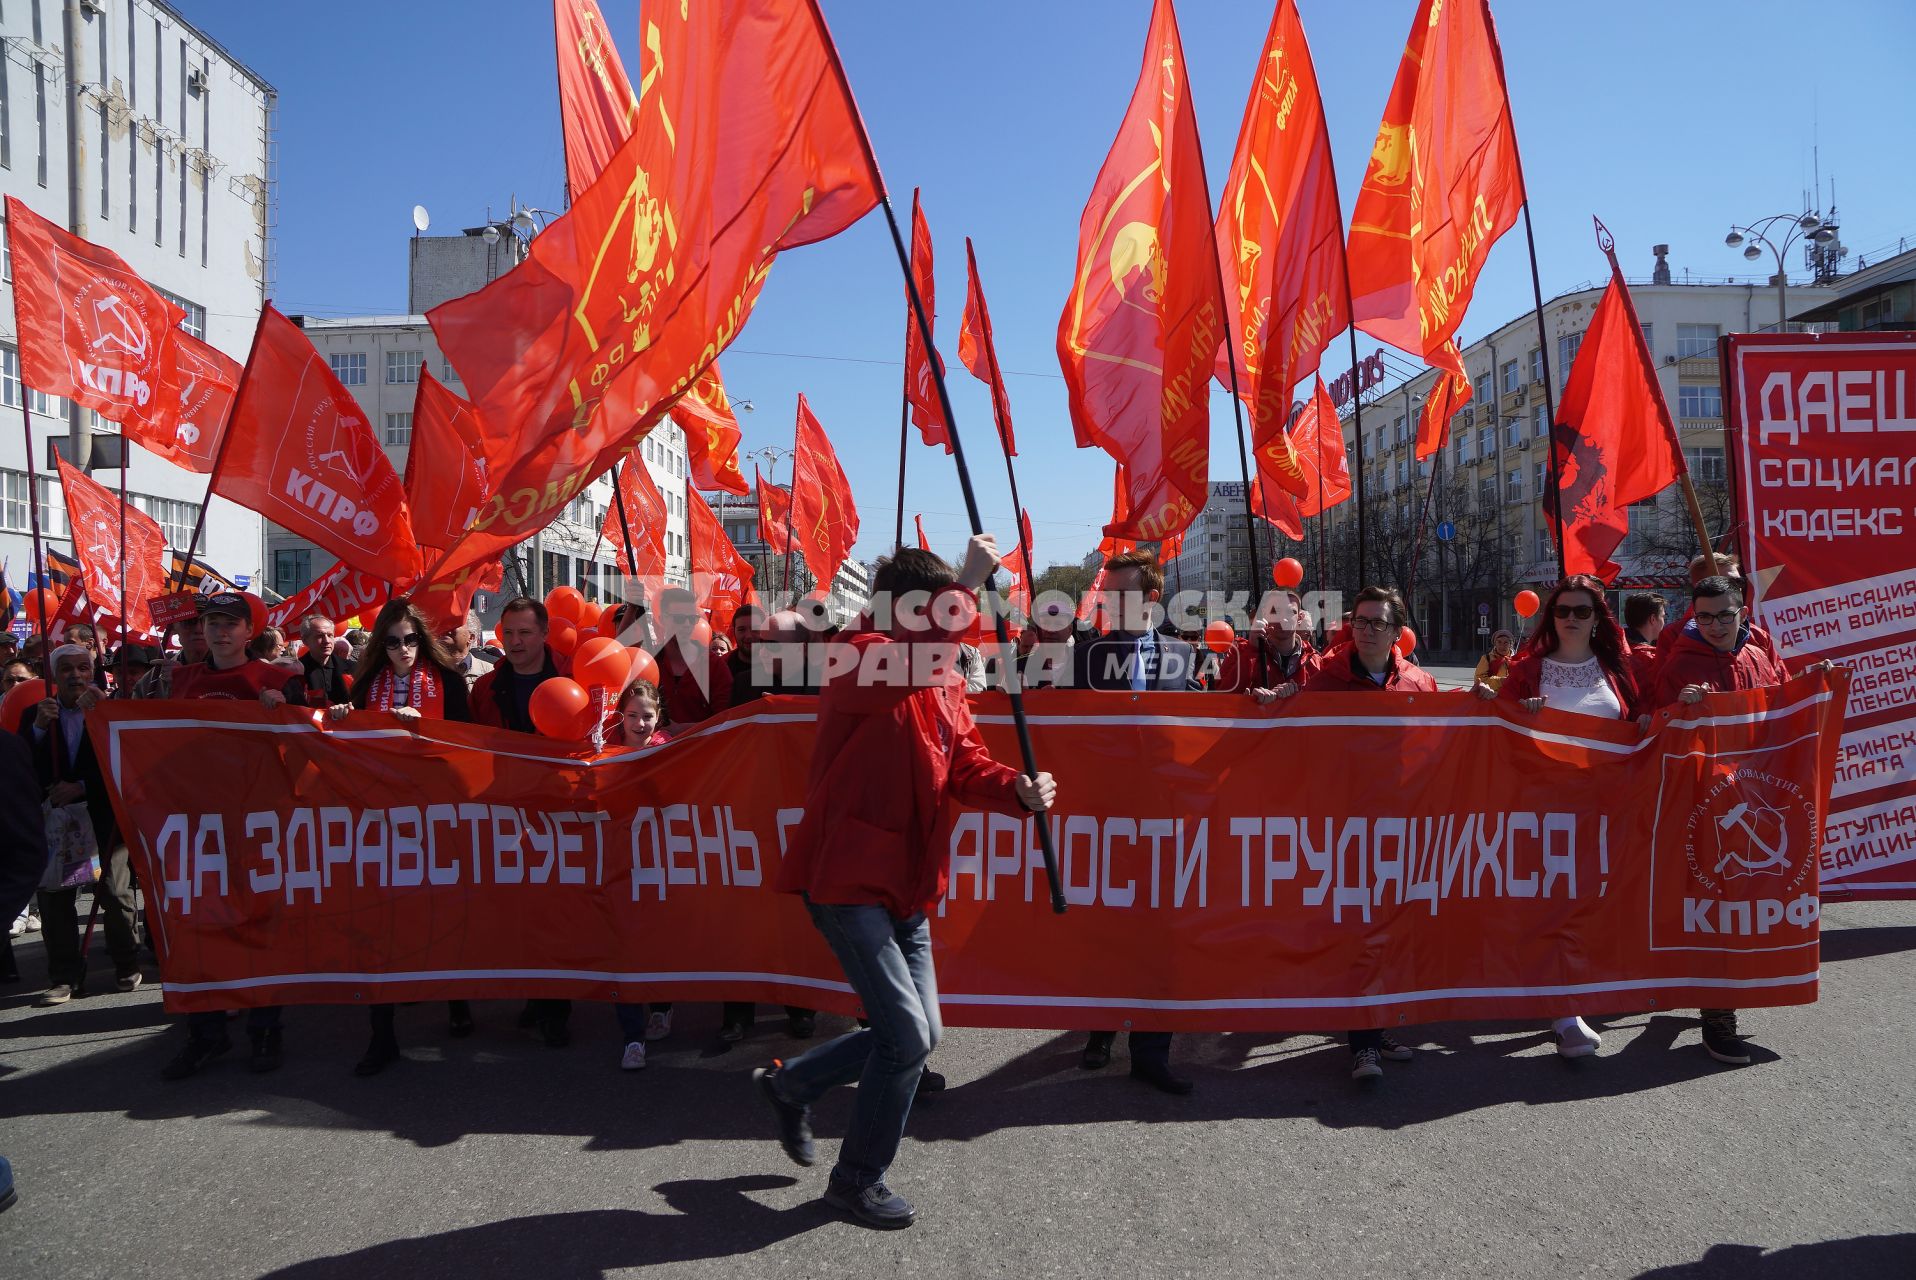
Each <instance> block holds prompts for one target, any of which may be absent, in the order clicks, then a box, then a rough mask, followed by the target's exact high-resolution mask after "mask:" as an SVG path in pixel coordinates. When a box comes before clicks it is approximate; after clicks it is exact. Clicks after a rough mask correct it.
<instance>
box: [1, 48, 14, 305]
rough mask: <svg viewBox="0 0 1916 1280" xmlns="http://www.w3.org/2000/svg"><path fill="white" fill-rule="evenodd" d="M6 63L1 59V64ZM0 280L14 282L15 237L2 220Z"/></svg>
mask: <svg viewBox="0 0 1916 1280" xmlns="http://www.w3.org/2000/svg"><path fill="white" fill-rule="evenodd" d="M5 62H6V59H5V58H0V64H4V63H5ZM0 280H5V281H8V282H9V283H11V282H12V280H13V237H12V236H10V235H8V234H7V224H6V222H5V220H3V219H0Z"/></svg>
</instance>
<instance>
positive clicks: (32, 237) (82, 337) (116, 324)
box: [7, 196, 186, 445]
mask: <svg viewBox="0 0 1916 1280" xmlns="http://www.w3.org/2000/svg"><path fill="white" fill-rule="evenodd" d="M7 237H8V245H9V247H10V249H11V251H12V254H13V314H14V324H15V327H16V331H17V332H18V333H19V335H20V380H21V381H22V382H24V383H25V384H26V385H27V386H29V387H33V388H35V389H36V390H39V391H44V392H46V393H47V394H48V395H55V396H65V397H66V398H67V399H69V400H72V401H74V402H75V403H76V404H80V405H84V406H85V407H86V408H89V409H92V410H95V411H96V412H98V413H99V414H100V416H101V417H104V418H107V419H109V420H111V421H113V422H117V423H120V424H121V425H122V426H124V427H125V428H126V434H127V436H128V437H129V438H131V439H133V440H137V441H139V442H140V443H141V444H146V443H147V442H148V441H159V442H160V443H161V444H162V445H164V444H166V443H167V442H169V441H170V440H171V439H172V436H173V421H172V407H173V406H171V405H170V404H168V403H167V397H166V396H164V395H162V394H160V384H161V382H162V381H163V380H164V377H165V373H166V366H167V360H168V358H169V356H170V354H171V350H172V345H173V337H174V334H175V333H176V331H177V329H176V327H177V326H178V324H179V323H180V321H181V320H183V319H185V318H186V312H184V311H182V310H181V309H180V308H178V307H176V306H174V305H173V304H172V303H171V302H168V301H167V300H166V299H165V298H163V297H161V296H160V294H159V291H158V290H156V289H155V288H153V286H152V285H150V284H148V283H147V282H146V281H144V280H142V279H141V278H140V276H139V273H138V272H136V271H134V270H133V268H131V267H129V266H127V265H126V263H125V262H124V261H123V260H122V259H121V258H120V255H119V254H117V253H114V252H113V251H112V250H111V249H103V248H101V247H100V246H99V245H96V244H92V243H90V242H88V241H85V240H82V239H80V237H78V236H76V235H73V234H71V233H69V232H66V231H63V230H61V229H60V228H59V227H56V226H54V225H53V224H52V223H51V222H48V221H47V220H46V219H45V218H42V217H41V216H40V215H39V214H37V213H35V212H34V211H33V210H31V209H29V208H27V206H25V205H24V204H21V203H20V202H19V201H18V200H16V199H14V198H13V197H12V196H8V197H7Z"/></svg>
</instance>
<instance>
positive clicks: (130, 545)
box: [55, 457, 166, 631]
mask: <svg viewBox="0 0 1916 1280" xmlns="http://www.w3.org/2000/svg"><path fill="white" fill-rule="evenodd" d="M55 461H56V462H58V463H59V466H60V490H61V492H62V493H63V494H65V496H66V505H67V525H68V528H69V529H70V530H71V532H72V536H73V554H74V555H75V556H76V557H77V558H78V559H79V561H80V580H81V582H83V583H84V584H85V586H86V594H87V598H88V599H89V600H91V601H92V602H93V604H95V605H96V606H98V607H99V608H101V609H104V610H105V611H106V612H107V613H110V614H115V615H118V616H121V617H124V618H125V619H126V623H127V626H129V627H131V628H132V629H134V630H135V631H145V630H147V629H149V628H150V627H151V626H152V625H153V619H152V616H151V615H150V614H149V613H148V612H147V601H149V600H151V599H152V598H153V597H154V596H157V595H160V594H162V593H164V592H165V590H166V571H165V569H164V567H163V564H162V562H163V561H164V560H165V559H166V534H165V533H164V532H163V531H162V530H161V529H160V526H159V523H158V522H157V521H155V520H154V519H153V517H152V516H149V515H148V514H146V512H144V511H140V510H137V509H135V508H133V507H129V506H123V505H122V504H121V502H120V499H119V498H118V496H116V495H115V494H114V493H113V492H112V491H111V490H109V489H107V488H106V487H105V486H103V485H101V484H100V483H99V482H97V481H95V480H94V479H92V478H91V477H90V476H88V475H87V474H86V472H84V471H82V470H80V469H79V468H78V467H75V466H72V465H71V464H69V463H68V462H67V460H66V459H65V458H64V457H61V458H56V459H55ZM122 521H124V525H123V524H122ZM122 528H124V529H125V530H126V542H125V546H126V573H125V575H124V577H122V575H121V572H120V546H121V541H120V531H121V529H122Z"/></svg>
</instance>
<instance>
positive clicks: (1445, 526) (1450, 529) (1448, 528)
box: [1437, 520, 1457, 542]
mask: <svg viewBox="0 0 1916 1280" xmlns="http://www.w3.org/2000/svg"><path fill="white" fill-rule="evenodd" d="M1456 536H1457V522H1456V521H1455V520H1445V521H1443V522H1441V523H1440V524H1438V526H1437V541H1439V542H1449V541H1450V540H1451V539H1452V538H1454V537H1456Z"/></svg>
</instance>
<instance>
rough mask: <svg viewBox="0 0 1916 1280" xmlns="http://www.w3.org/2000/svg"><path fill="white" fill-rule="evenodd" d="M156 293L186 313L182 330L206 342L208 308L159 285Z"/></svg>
mask: <svg viewBox="0 0 1916 1280" xmlns="http://www.w3.org/2000/svg"><path fill="white" fill-rule="evenodd" d="M154 292H156V293H158V294H159V295H160V296H161V297H162V298H165V299H166V300H167V301H168V302H170V303H172V304H173V305H174V306H176V307H178V308H179V309H180V310H182V311H184V312H186V319H184V320H182V321H180V328H182V329H184V330H186V331H187V332H188V333H190V334H192V335H193V336H194V337H196V338H198V339H199V340H200V341H202V342H204V341H205V340H206V308H205V307H202V306H201V305H200V304H199V303H197V302H194V301H193V300H192V299H191V298H182V297H181V296H180V295H179V294H177V293H174V292H173V291H172V290H170V289H161V288H160V287H159V286H157V285H155V286H154Z"/></svg>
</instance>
